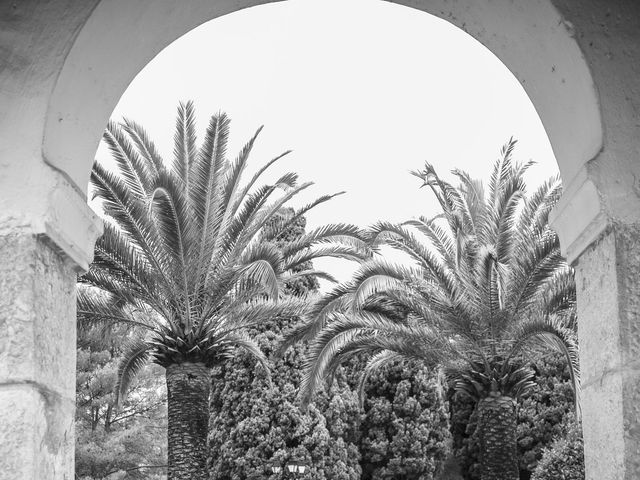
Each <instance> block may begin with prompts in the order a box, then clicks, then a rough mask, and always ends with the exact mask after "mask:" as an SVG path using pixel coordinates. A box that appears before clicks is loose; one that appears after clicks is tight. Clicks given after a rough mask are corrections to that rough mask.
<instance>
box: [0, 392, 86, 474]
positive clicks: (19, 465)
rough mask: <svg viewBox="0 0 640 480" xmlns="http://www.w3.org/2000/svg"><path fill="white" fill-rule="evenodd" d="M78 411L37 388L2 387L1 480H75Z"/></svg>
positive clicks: (67, 403) (68, 403) (64, 400)
mask: <svg viewBox="0 0 640 480" xmlns="http://www.w3.org/2000/svg"><path fill="white" fill-rule="evenodd" d="M74 408H75V405H74V402H73V401H72V400H68V399H64V398H62V397H60V396H59V395H57V394H55V393H53V392H49V391H47V390H43V389H38V388H37V387H36V386H34V385H28V384H22V385H20V384H14V385H2V386H0V439H2V441H1V442H0V480H19V479H20V480H22V479H25V480H26V479H34V480H35V479H38V480H54V479H55V480H73V478H74V473H73V468H74V433H73V411H74Z"/></svg>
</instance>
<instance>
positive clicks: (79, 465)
mask: <svg viewBox="0 0 640 480" xmlns="http://www.w3.org/2000/svg"><path fill="white" fill-rule="evenodd" d="M96 333H97V332H91V333H90V334H89V335H86V334H81V335H80V338H79V344H80V345H81V346H82V348H78V355H77V359H78V361H77V373H76V452H75V459H76V474H77V476H78V478H81V479H83V480H89V479H91V480H93V479H103V478H107V477H108V478H109V479H115V478H119V479H122V480H134V479H138V478H146V479H153V478H160V477H161V475H162V474H163V472H164V471H165V468H164V466H165V465H166V438H165V434H164V428H166V427H165V426H164V425H165V423H166V409H165V408H164V402H165V396H166V393H165V392H164V387H163V385H162V381H161V378H160V377H159V372H158V371H157V370H158V367H149V366H148V367H146V368H144V369H143V370H142V371H141V372H140V375H139V376H138V377H137V379H136V380H135V381H134V382H133V384H132V385H131V391H130V395H129V396H128V398H127V400H126V401H125V402H124V403H123V404H122V405H121V408H120V409H116V399H115V395H114V385H115V382H116V377H117V363H118V362H119V355H120V354H119V348H118V346H117V345H118V343H120V339H122V337H124V336H126V332H123V331H117V330H116V331H115V332H114V331H112V332H110V335H109V336H107V337H105V336H100V337H98V335H97V334H96ZM145 466H147V467H146V468H142V467H145ZM151 467H153V468H151Z"/></svg>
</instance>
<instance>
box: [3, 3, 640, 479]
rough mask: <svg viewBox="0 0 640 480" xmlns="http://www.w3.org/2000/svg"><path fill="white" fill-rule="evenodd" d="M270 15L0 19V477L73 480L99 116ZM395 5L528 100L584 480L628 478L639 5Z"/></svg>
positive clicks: (146, 7) (131, 8)
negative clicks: (553, 234) (544, 188)
mask: <svg viewBox="0 0 640 480" xmlns="http://www.w3.org/2000/svg"><path fill="white" fill-rule="evenodd" d="M264 3H268V0H218V1H216V2H212V1H211V0H191V1H189V2H188V3H186V2H184V1H179V0H139V1H137V2H131V1H129V0H86V1H74V0H50V1H48V2H40V1H38V0H23V1H21V2H4V3H3V4H2V5H0V41H1V43H0V46H1V47H2V48H1V49H0V62H2V63H4V64H5V65H6V68H4V69H3V70H2V71H1V72H0V105H2V109H3V113H4V115H2V116H0V333H1V334H0V367H1V368H0V437H1V438H2V444H0V478H24V479H48V478H52V479H53V478H56V479H57V478H72V477H73V473H72V472H73V434H72V431H73V415H72V412H73V399H74V395H73V385H74V384H73V374H74V372H73V365H74V361H75V347H74V338H75V337H74V332H75V328H74V319H75V310H74V308H75V302H74V281H75V273H74V270H83V269H85V268H86V267H87V265H88V262H89V261H90V259H91V257H92V249H93V243H94V241H95V238H96V237H97V235H98V234H99V232H100V224H99V221H98V220H97V218H95V216H94V215H93V214H92V213H91V212H90V210H89V209H88V208H87V206H86V200H85V194H86V185H87V180H88V175H89V172H90V168H91V164H92V161H93V155H94V153H95V150H96V147H97V144H98V141H99V139H100V136H101V133H102V130H103V128H104V125H105V124H106V121H107V119H108V116H109V114H110V112H111V111H112V109H113V107H114V106H115V104H116V102H117V101H118V99H119V97H120V95H121V94H122V92H123V91H124V89H125V88H126V86H127V85H128V83H129V82H130V81H131V79H132V78H133V76H135V74H136V73H137V72H138V71H139V70H140V69H141V68H142V67H144V65H145V64H146V63H147V62H148V61H149V60H150V59H151V58H153V56H154V55H156V54H157V53H158V52H159V51H160V50H162V49H163V48H164V47H165V46H167V45H168V44H169V43H171V42H172V41H173V40H175V39H176V38H178V37H179V36H181V35H182V34H184V33H186V32H188V31H189V30H191V29H192V28H194V27H196V26H197V25H199V24H200V23H203V22H205V21H208V20H210V19H213V18H216V17H219V16H221V15H225V14H227V13H231V12H234V11H237V10H240V9H242V8H246V7H251V6H255V5H260V4H264ZM395 3H398V4H402V5H406V6H408V7H412V8H415V9H417V10H421V11H424V12H426V13H430V14H433V15H436V16H438V17H441V18H443V19H445V20H447V21H450V22H451V23H453V24H455V25H457V26H458V27H460V28H461V29H463V30H465V31H466V32H467V33H469V34H470V35H472V36H474V37H475V38H476V39H477V40H479V41H480V42H481V43H483V44H484V45H485V46H486V47H487V48H489V49H490V50H491V51H492V52H493V53H494V54H496V55H497V56H498V57H499V58H500V59H501V60H502V61H503V63H505V65H506V66H507V67H508V68H509V69H510V70H511V71H512V72H513V73H514V75H515V76H516V77H517V78H518V79H519V80H520V82H521V84H522V85H523V87H524V88H525V90H526V91H527V93H528V94H529V96H530V98H531V99H532V101H533V103H534V105H535V107H536V109H537V111H538V113H539V115H540V117H541V119H542V122H543V124H544V126H545V128H546V130H547V133H548V135H549V138H550V140H551V144H552V147H553V149H554V152H555V154H556V157H557V158H558V163H559V166H560V170H561V174H562V177H563V179H564V181H565V186H566V190H565V196H564V199H563V201H562V202H561V205H560V206H559V208H558V210H557V212H556V215H555V226H556V228H557V229H558V231H559V232H560V235H561V239H562V242H563V248H564V249H565V251H566V252H567V254H568V257H569V259H570V260H571V261H572V262H575V264H576V265H577V274H578V277H579V278H578V283H579V292H578V295H579V302H580V306H579V308H580V318H581V330H580V335H581V345H582V348H583V358H582V364H583V369H584V372H585V377H586V378H585V380H586V381H585V385H586V388H585V392H584V393H585V395H584V397H585V401H584V409H583V411H584V418H585V439H586V446H587V454H588V455H587V471H588V478H589V479H595V478H598V479H631V478H636V477H637V474H638V473H639V472H640V455H638V453H637V452H638V450H639V447H640V445H638V443H639V442H640V434H639V433H638V419H637V418H636V415H635V409H636V407H635V404H636V403H637V402H636V400H637V398H638V397H639V396H640V392H639V391H638V388H637V386H636V384H637V383H638V382H636V381H635V379H634V374H633V372H632V371H631V372H629V371H627V370H623V369H621V368H620V366H621V365H625V364H627V363H628V362H629V361H630V360H632V359H633V358H634V356H635V354H637V353H638V351H637V350H638V349H640V347H638V345H640V332H638V331H637V329H636V327H635V324H636V323H635V321H636V320H638V318H637V317H638V313H637V312H638V308H637V307H638V302H639V300H638V299H637V298H636V297H637V294H635V293H634V292H637V287H638V283H639V282H638V274H640V247H638V245H637V243H638V242H637V238H638V237H637V234H638V233H640V227H638V212H640V208H639V207H640V197H639V195H638V192H640V187H638V181H637V180H636V179H637V178H640V166H639V160H638V156H639V155H638V154H639V153H640V140H639V139H638V137H640V135H638V125H640V119H639V114H638V111H640V88H638V78H640V4H637V2H634V0H615V1H610V0H609V1H607V0H583V1H582V2H579V3H580V6H576V5H575V3H576V2H571V1H570V0H526V1H525V0H516V1H514V0H473V1H472V0H466V1H464V0H398V1H396V2H395ZM603 131H604V132H605V134H604V135H603ZM596 298H597V300H595V299H596ZM603 320H604V321H603ZM602 412H605V414H604V415H603V414H602ZM24 439H27V440H26V441H25V440H24ZM592 452H593V455H592V454H591V453H592ZM598 457H600V458H598Z"/></svg>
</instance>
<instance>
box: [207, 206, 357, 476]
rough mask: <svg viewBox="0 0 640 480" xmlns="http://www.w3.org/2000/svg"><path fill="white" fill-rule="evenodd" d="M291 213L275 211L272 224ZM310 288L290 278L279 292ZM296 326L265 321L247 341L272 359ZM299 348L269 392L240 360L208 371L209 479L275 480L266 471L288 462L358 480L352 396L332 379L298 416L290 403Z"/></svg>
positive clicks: (251, 364) (278, 369)
mask: <svg viewBox="0 0 640 480" xmlns="http://www.w3.org/2000/svg"><path fill="white" fill-rule="evenodd" d="M291 213H292V212H291V211H290V210H289V211H283V212H282V217H280V220H282V219H286V218H287V217H288V216H289V215H291ZM289 218H290V217H289ZM276 221H279V220H278V219H276ZM304 227H305V221H304V218H300V219H298V221H296V222H295V223H293V224H292V225H291V227H290V228H289V230H288V232H287V234H286V235H283V236H281V237H280V238H279V239H278V241H279V243H281V244H283V245H285V244H286V243H287V242H290V241H292V240H295V239H296V238H299V237H300V236H301V235H302V234H304ZM317 286H318V284H317V282H316V281H315V280H313V279H311V280H309V279H298V280H297V281H296V282H294V283H292V284H289V285H287V286H286V288H285V293H286V294H289V295H302V294H304V293H306V292H308V291H310V290H314V289H316V288H317ZM296 321H297V319H278V320H274V321H271V322H267V323H264V324H262V325H259V326H256V327H255V328H253V330H252V332H251V334H252V336H253V337H254V338H255V339H256V340H257V341H258V343H259V345H260V348H261V349H262V350H263V351H264V352H265V353H266V354H267V356H272V354H273V353H274V350H275V349H276V347H277V345H278V344H279V342H280V341H281V339H282V333H283V332H284V331H286V330H288V329H289V328H290V327H291V326H292V325H293V324H294V323H295V322H296ZM304 348H305V347H304V346H303V345H296V346H294V347H292V348H290V349H289V350H288V351H287V352H286V354H285V355H284V358H282V359H281V360H279V361H278V362H277V363H275V364H274V365H273V371H272V385H269V384H268V382H267V380H266V377H265V375H264V372H262V371H260V370H256V367H255V361H253V360H251V359H250V358H249V357H248V356H246V355H240V356H238V357H236V358H235V359H233V360H231V361H229V362H227V363H226V364H225V366H224V367H216V368H214V370H213V377H212V378H213V380H212V381H213V386H214V388H213V389H212V394H211V402H210V406H211V412H210V413H211V421H210V428H209V431H210V432H209V445H210V459H209V470H210V472H211V476H212V478H221V479H236V478H242V479H247V480H250V479H275V478H278V477H277V475H272V474H271V473H270V469H269V467H270V466H271V465H273V464H277V465H283V464H285V463H286V462H287V461H289V460H298V461H305V462H306V463H307V464H308V465H310V467H311V468H310V471H309V473H308V476H306V478H309V479H313V480H334V479H335V480H357V479H359V478H360V466H359V459H360V454H359V452H358V448H357V441H358V435H359V432H358V425H359V420H360V412H359V408H358V402H357V397H356V395H355V393H354V392H353V391H352V390H351V388H349V386H348V385H347V384H346V382H345V380H344V379H343V378H340V376H338V377H339V378H337V379H336V381H335V382H334V384H333V385H332V387H331V388H330V389H328V391H327V392H321V393H320V394H319V395H318V396H317V399H316V401H315V402H314V403H312V404H311V405H310V406H309V408H308V410H307V411H306V412H301V411H300V409H299V406H298V404H297V401H296V400H297V389H298V386H299V384H300V380H301V373H302V370H303V368H302V362H303V352H304Z"/></svg>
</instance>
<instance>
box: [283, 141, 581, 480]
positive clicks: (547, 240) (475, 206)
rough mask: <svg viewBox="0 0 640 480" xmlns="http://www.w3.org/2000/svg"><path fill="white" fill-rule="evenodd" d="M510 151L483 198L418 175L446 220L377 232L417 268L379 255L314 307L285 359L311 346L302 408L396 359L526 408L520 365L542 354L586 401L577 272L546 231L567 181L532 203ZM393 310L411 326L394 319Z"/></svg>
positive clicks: (477, 191)
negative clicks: (331, 385) (299, 346)
mask: <svg viewBox="0 0 640 480" xmlns="http://www.w3.org/2000/svg"><path fill="white" fill-rule="evenodd" d="M514 146H515V141H513V140H512V141H510V142H509V143H508V144H507V145H505V147H504V148H503V150H502V152H501V157H500V158H499V159H498V161H497V162H495V164H494V167H493V172H492V175H491V179H490V182H489V184H488V188H487V189H485V187H484V185H483V184H482V183H481V182H478V181H475V180H473V179H471V178H470V176H469V175H468V174H467V173H465V172H461V171H458V170H454V171H453V174H454V175H455V176H456V177H457V179H458V180H459V181H460V186H459V187H454V186H453V185H452V184H450V183H448V182H447V181H445V180H443V179H442V178H440V177H439V176H438V174H437V173H436V171H435V169H434V168H433V166H432V165H430V164H428V163H426V164H425V168H424V169H423V170H421V171H416V172H413V173H414V175H415V176H417V177H418V178H420V179H421V180H422V182H423V186H426V187H429V188H430V189H431V191H432V193H433V194H434V196H435V198H436V200H437V201H438V203H439V205H440V208H441V213H440V214H439V215H437V216H435V217H433V218H426V217H424V218H419V219H417V220H411V221H408V222H405V223H403V224H393V223H389V222H378V223H377V224H375V225H374V226H373V227H372V228H371V232H370V237H371V239H372V242H373V245H374V246H378V245H385V246H387V247H390V248H392V249H395V250H397V251H398V252H401V253H402V254H404V255H405V256H407V257H408V258H410V259H411V263H410V264H408V265H407V264H392V263H390V262H388V261H386V260H385V259H383V258H381V257H380V256H375V257H373V258H371V259H368V260H365V261H363V263H362V265H361V267H360V268H359V270H358V271H357V272H356V273H355V275H354V277H353V279H352V280H351V281H349V282H347V283H345V284H341V285H338V286H337V287H335V288H334V289H333V290H332V291H330V292H329V293H327V294H326V295H324V296H323V297H322V298H321V299H320V300H319V301H317V302H316V304H315V305H314V307H313V308H312V309H311V311H310V312H309V314H308V317H307V320H306V323H305V324H304V325H302V326H301V327H298V328H296V329H294V330H293V331H292V332H291V333H290V335H289V338H288V341H287V342H285V343H284V345H283V347H282V349H281V350H284V349H286V347H287V346H289V345H290V344H292V343H294V342H296V341H299V340H311V341H312V343H311V348H310V351H309V355H308V360H307V369H306V372H305V376H304V379H303V384H302V388H301V400H302V402H303V404H306V403H308V402H309V401H310V400H311V398H312V395H313V393H314V391H315V390H316V389H317V388H318V386H319V385H321V384H322V383H323V381H325V380H326V379H328V378H331V375H332V374H333V372H334V371H335V369H336V368H337V367H338V366H339V365H340V364H342V363H343V362H345V361H348V360H351V359H353V358H354V357H355V356H360V355H363V354H365V355H368V356H369V358H370V360H369V364H368V366H367V367H366V368H365V370H364V381H366V378H367V376H368V375H370V374H371V372H373V371H374V370H375V369H378V368H380V367H382V366H383V365H385V364H387V363H389V362H393V361H396V360H397V359H398V358H400V357H402V358H406V359H409V360H419V361H421V362H423V363H424V364H425V365H427V366H430V367H436V366H440V367H444V369H445V372H446V374H447V376H448V378H449V379H450V380H451V382H452V384H453V385H454V387H455V389H456V390H457V391H459V392H460V393H461V394H464V395H466V396H468V397H470V398H471V399H472V400H473V401H474V402H477V404H478V405H485V404H486V402H483V399H486V398H487V397H491V398H499V397H501V398H509V397H510V398H513V399H516V400H519V399H521V398H524V397H525V396H526V395H527V394H528V393H530V392H531V390H532V389H533V387H534V385H535V384H534V382H533V381H532V377H533V372H532V371H531V370H530V369H529V368H528V366H527V364H526V363H523V362H522V361H519V359H520V358H522V356H521V355H524V356H525V357H526V355H527V354H528V353H529V352H531V351H532V349H538V348H543V347H546V348H551V349H552V350H555V351H558V352H560V353H562V354H563V355H565V357H566V359H567V361H568V363H569V364H570V365H571V367H572V368H571V369H570V374H571V376H572V381H573V382H572V383H573V386H574V388H575V389H576V394H577V393H578V391H577V390H578V385H579V382H578V345H577V336H576V329H575V327H576V325H575V323H576V318H575V283H574V279H573V271H572V269H571V268H570V267H569V266H568V265H567V263H566V261H565V260H564V258H563V257H562V255H561V252H560V244H559V240H558V237H557V235H556V233H555V232H554V231H553V230H552V229H551V228H550V226H549V224H548V217H549V212H550V211H551V209H552V208H553V206H554V205H555V203H556V202H557V200H558V198H559V195H560V192H561V187H560V183H559V179H558V178H553V179H550V180H549V181H547V182H545V183H543V184H542V185H541V186H540V187H539V188H538V189H537V190H536V191H534V192H532V193H531V194H529V193H528V192H527V189H526V185H525V181H524V174H525V172H526V171H527V169H528V168H529V167H530V166H531V165H532V163H531V162H529V163H526V164H521V163H517V162H514V161H513V160H512V153H513V149H514ZM389 305H391V306H394V305H395V306H397V308H395V309H393V310H403V311H405V312H406V315H405V316H404V317H398V316H397V315H389ZM502 404H503V405H505V406H508V405H514V406H515V404H513V403H511V402H507V401H505V402H503V403H502ZM505 408H506V407H505ZM501 415H502V414H501ZM507 417H508V418H513V412H510V413H509V415H507V416H504V418H507ZM482 418H485V417H482ZM486 418H489V417H486ZM491 418H493V419H494V421H499V420H498V419H499V418H503V417H502V416H493V417H491ZM513 425H515V422H514V423H513ZM495 426H496V425H494V427H495ZM480 429H481V430H482V431H483V432H484V431H486V430H485V429H484V427H483V426H480ZM494 430H495V431H498V430H499V429H494ZM483 438H484V436H483ZM487 438H488V437H487ZM506 438H507V437H505V436H504V435H500V436H495V435H493V436H491V439H490V442H491V443H492V444H495V445H492V446H491V448H492V449H493V450H492V451H496V452H503V453H504V454H501V456H500V458H501V459H503V460H504V461H509V462H514V458H513V455H512V454H511V453H505V452H511V451H513V450H514V449H515V446H514V445H513V444H510V445H506V444H504V445H499V443H500V442H501V441H502V442H507V440H506ZM508 438H509V439H515V435H509V436H508ZM512 441H513V440H509V442H512ZM487 458H488V457H487ZM496 458H497V457H496ZM503 460H500V462H502V461H503ZM485 463H486V464H487V465H488V463H487V462H485ZM492 468H494V469H495V471H499V470H504V471H509V472H511V473H510V474H509V475H512V474H513V472H514V471H516V470H517V468H516V466H514V465H513V463H511V464H510V465H509V468H508V469H507V466H506V465H498V464H495V465H494V466H493V467H492Z"/></svg>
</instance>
